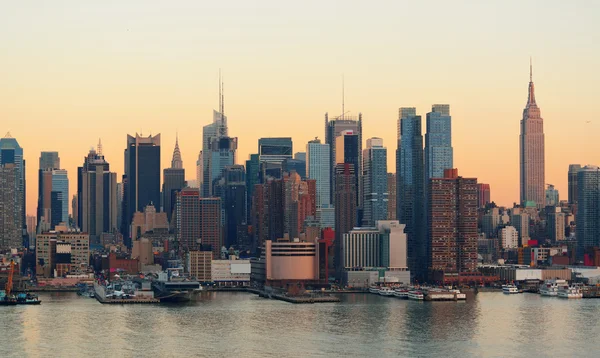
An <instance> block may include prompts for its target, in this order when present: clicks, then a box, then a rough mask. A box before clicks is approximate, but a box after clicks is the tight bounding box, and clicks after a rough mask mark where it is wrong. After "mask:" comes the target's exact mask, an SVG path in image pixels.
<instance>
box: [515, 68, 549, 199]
mask: <svg viewBox="0 0 600 358" xmlns="http://www.w3.org/2000/svg"><path fill="white" fill-rule="evenodd" d="M519 153H520V161H519V162H520V173H521V174H520V181H521V204H524V203H525V202H527V201H533V202H535V204H536V205H537V207H538V209H541V208H543V207H544V205H545V195H544V185H545V184H546V181H545V159H544V156H545V154H544V153H545V149H544V121H543V119H542V116H541V114H540V109H539V107H538V106H537V104H536V102H535V89H534V85H533V75H532V71H531V66H530V73H529V94H528V97H527V105H526V106H525V109H524V110H523V119H522V120H521V134H520V135H519Z"/></svg>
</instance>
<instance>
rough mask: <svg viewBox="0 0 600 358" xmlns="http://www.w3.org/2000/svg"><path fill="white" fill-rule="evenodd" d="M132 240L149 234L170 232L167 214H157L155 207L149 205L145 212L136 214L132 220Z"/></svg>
mask: <svg viewBox="0 0 600 358" xmlns="http://www.w3.org/2000/svg"><path fill="white" fill-rule="evenodd" d="M130 231H131V240H132V242H133V241H135V240H138V239H140V238H141V237H142V236H143V235H144V234H146V233H149V232H154V233H158V232H163V233H167V232H169V221H168V220H167V213H157V212H156V208H155V207H154V206H153V205H148V206H146V207H145V208H144V211H143V212H139V211H138V212H136V213H135V214H134V215H133V220H131V229H130Z"/></svg>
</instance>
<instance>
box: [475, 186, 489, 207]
mask: <svg viewBox="0 0 600 358" xmlns="http://www.w3.org/2000/svg"><path fill="white" fill-rule="evenodd" d="M477 195H478V200H477V206H478V207H479V208H484V207H485V206H486V205H487V204H489V203H491V202H492V200H491V189H490V185H489V184H483V183H477Z"/></svg>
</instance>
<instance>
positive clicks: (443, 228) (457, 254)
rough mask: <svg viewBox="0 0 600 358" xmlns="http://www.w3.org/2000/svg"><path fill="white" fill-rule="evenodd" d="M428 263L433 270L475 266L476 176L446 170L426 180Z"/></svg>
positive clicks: (461, 270)
mask: <svg viewBox="0 0 600 358" xmlns="http://www.w3.org/2000/svg"><path fill="white" fill-rule="evenodd" d="M428 192H429V197H428V199H429V205H428V207H429V212H428V216H429V219H428V223H429V225H430V226H429V235H430V236H429V250H428V251H429V262H430V269H431V270H432V271H442V272H444V273H445V274H446V273H457V272H472V271H475V270H476V268H477V239H478V236H477V179H475V178H463V177H459V176H458V170H457V169H446V170H445V171H444V177H443V178H432V179H431V180H430V181H429V190H428Z"/></svg>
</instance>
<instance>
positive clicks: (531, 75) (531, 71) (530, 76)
mask: <svg viewBox="0 0 600 358" xmlns="http://www.w3.org/2000/svg"><path fill="white" fill-rule="evenodd" d="M529 82H533V65H532V64H531V56H529Z"/></svg>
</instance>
